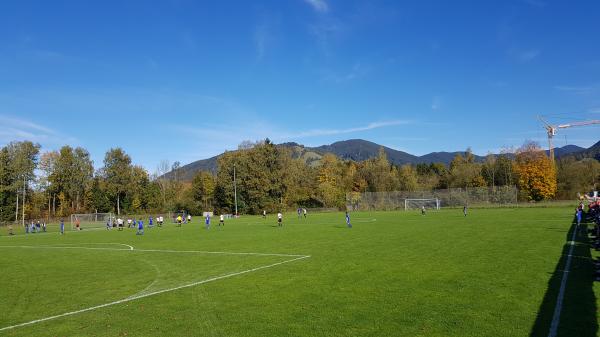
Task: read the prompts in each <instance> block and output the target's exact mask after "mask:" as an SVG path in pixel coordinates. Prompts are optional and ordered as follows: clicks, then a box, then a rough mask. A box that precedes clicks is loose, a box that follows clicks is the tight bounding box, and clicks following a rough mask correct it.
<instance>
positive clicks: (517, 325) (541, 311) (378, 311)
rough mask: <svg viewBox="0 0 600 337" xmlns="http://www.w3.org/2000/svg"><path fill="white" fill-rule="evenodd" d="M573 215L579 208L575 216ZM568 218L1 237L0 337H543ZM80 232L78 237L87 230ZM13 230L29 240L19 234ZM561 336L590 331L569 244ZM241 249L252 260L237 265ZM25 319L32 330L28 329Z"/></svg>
mask: <svg viewBox="0 0 600 337" xmlns="http://www.w3.org/2000/svg"><path fill="white" fill-rule="evenodd" d="M573 208H574V207H573ZM572 214H573V209H572V208H541V209H540V208H518V209H472V210H469V215H468V216H467V217H464V216H463V215H462V210H441V211H438V212H429V213H427V215H425V216H421V215H420V213H419V212H418V211H411V212H370V213H353V214H352V224H353V228H352V229H348V228H346V225H345V221H344V214H343V213H324V214H309V215H308V218H306V219H298V218H297V216H296V214H292V213H289V214H286V215H285V217H284V226H283V228H278V227H277V225H276V219H275V217H274V216H273V215H270V216H269V217H268V218H267V219H266V220H265V219H262V217H258V216H244V217H242V218H240V219H235V220H228V221H226V225H225V227H224V228H222V229H218V228H217V226H216V224H217V222H218V221H214V220H215V219H213V223H212V228H211V229H210V230H205V229H204V223H203V219H201V218H200V217H196V218H195V219H194V223H191V224H185V225H183V226H182V227H180V228H177V227H175V226H174V225H171V224H169V225H165V226H164V227H163V228H156V227H155V228H150V229H148V228H146V233H145V234H144V235H143V236H136V235H135V230H134V229H127V228H125V229H124V230H123V231H117V230H111V231H106V230H103V229H101V230H85V229H84V230H82V231H80V232H73V231H70V230H69V231H67V233H66V235H64V236H60V235H59V234H58V233H57V232H56V227H50V229H49V230H50V232H49V233H39V234H29V235H21V234H22V231H21V232H19V233H18V234H19V235H16V236H12V237H8V236H6V232H3V233H2V235H1V237H0V279H1V280H2V285H1V286H0V313H1V314H0V336H261V337H263V336H278V337H280V336H361V337H363V336H548V331H549V329H550V324H551V321H552V317H553V314H554V311H555V307H556V298H557V295H558V292H559V288H560V283H561V279H562V277H563V274H564V273H563V269H564V268H565V264H566V259H567V255H568V250H569V247H570V246H569V244H568V241H570V240H571V235H572V234H573V229H574V226H573V225H572ZM84 228H85V226H84ZM19 230H20V229H19ZM575 238H576V240H575V242H576V244H575V246H574V250H573V254H572V261H571V265H570V273H568V274H569V278H568V282H567V283H566V287H565V292H564V301H563V303H562V311H561V316H560V324H559V326H558V336H596V335H597V333H598V332H597V330H598V326H597V320H598V316H597V315H598V314H597V310H596V308H597V300H596V298H597V297H598V295H599V292H600V289H599V287H598V286H596V285H594V283H593V281H592V278H593V266H592V262H591V259H590V247H589V245H588V244H587V239H586V238H585V237H584V236H583V235H576V236H575ZM242 253H243V254H242ZM23 323H25V324H24V325H22V324H23Z"/></svg>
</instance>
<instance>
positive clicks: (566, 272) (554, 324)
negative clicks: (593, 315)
mask: <svg viewBox="0 0 600 337" xmlns="http://www.w3.org/2000/svg"><path fill="white" fill-rule="evenodd" d="M578 231H579V225H577V226H575V230H574V231H573V235H571V241H569V245H570V246H571V247H569V254H567V263H566V264H565V269H564V270H563V277H562V280H561V282H560V290H559V291H558V297H557V298H556V306H555V307H554V316H553V317H552V323H551V324H550V332H549V333H548V337H556V333H557V332H558V324H559V323H560V311H561V309H562V304H563V298H564V297H565V288H566V287H567V278H569V269H570V268H571V257H572V255H573V248H574V247H575V235H576V234H577V232H578Z"/></svg>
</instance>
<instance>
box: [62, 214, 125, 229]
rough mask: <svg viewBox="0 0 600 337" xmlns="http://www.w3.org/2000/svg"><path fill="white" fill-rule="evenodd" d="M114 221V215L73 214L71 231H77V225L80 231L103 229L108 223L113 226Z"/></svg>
mask: <svg viewBox="0 0 600 337" xmlns="http://www.w3.org/2000/svg"><path fill="white" fill-rule="evenodd" d="M114 221H115V215H114V214H113V213H85V214H71V229H72V230H76V229H77V225H79V229H87V228H102V227H106V223H107V222H108V223H110V225H111V226H112V224H113V223H114Z"/></svg>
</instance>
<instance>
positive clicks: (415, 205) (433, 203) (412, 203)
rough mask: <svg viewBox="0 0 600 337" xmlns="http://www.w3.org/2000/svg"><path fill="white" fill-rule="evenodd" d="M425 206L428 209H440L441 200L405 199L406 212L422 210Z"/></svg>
mask: <svg viewBox="0 0 600 337" xmlns="http://www.w3.org/2000/svg"><path fill="white" fill-rule="evenodd" d="M423 206H425V208H427V209H440V199H438V198H435V199H404V210H405V211H407V210H409V209H420V208H422V207H423Z"/></svg>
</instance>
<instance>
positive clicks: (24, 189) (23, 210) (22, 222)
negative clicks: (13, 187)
mask: <svg viewBox="0 0 600 337" xmlns="http://www.w3.org/2000/svg"><path fill="white" fill-rule="evenodd" d="M25 191H26V186H25V175H23V207H21V225H23V227H24V226H25Z"/></svg>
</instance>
